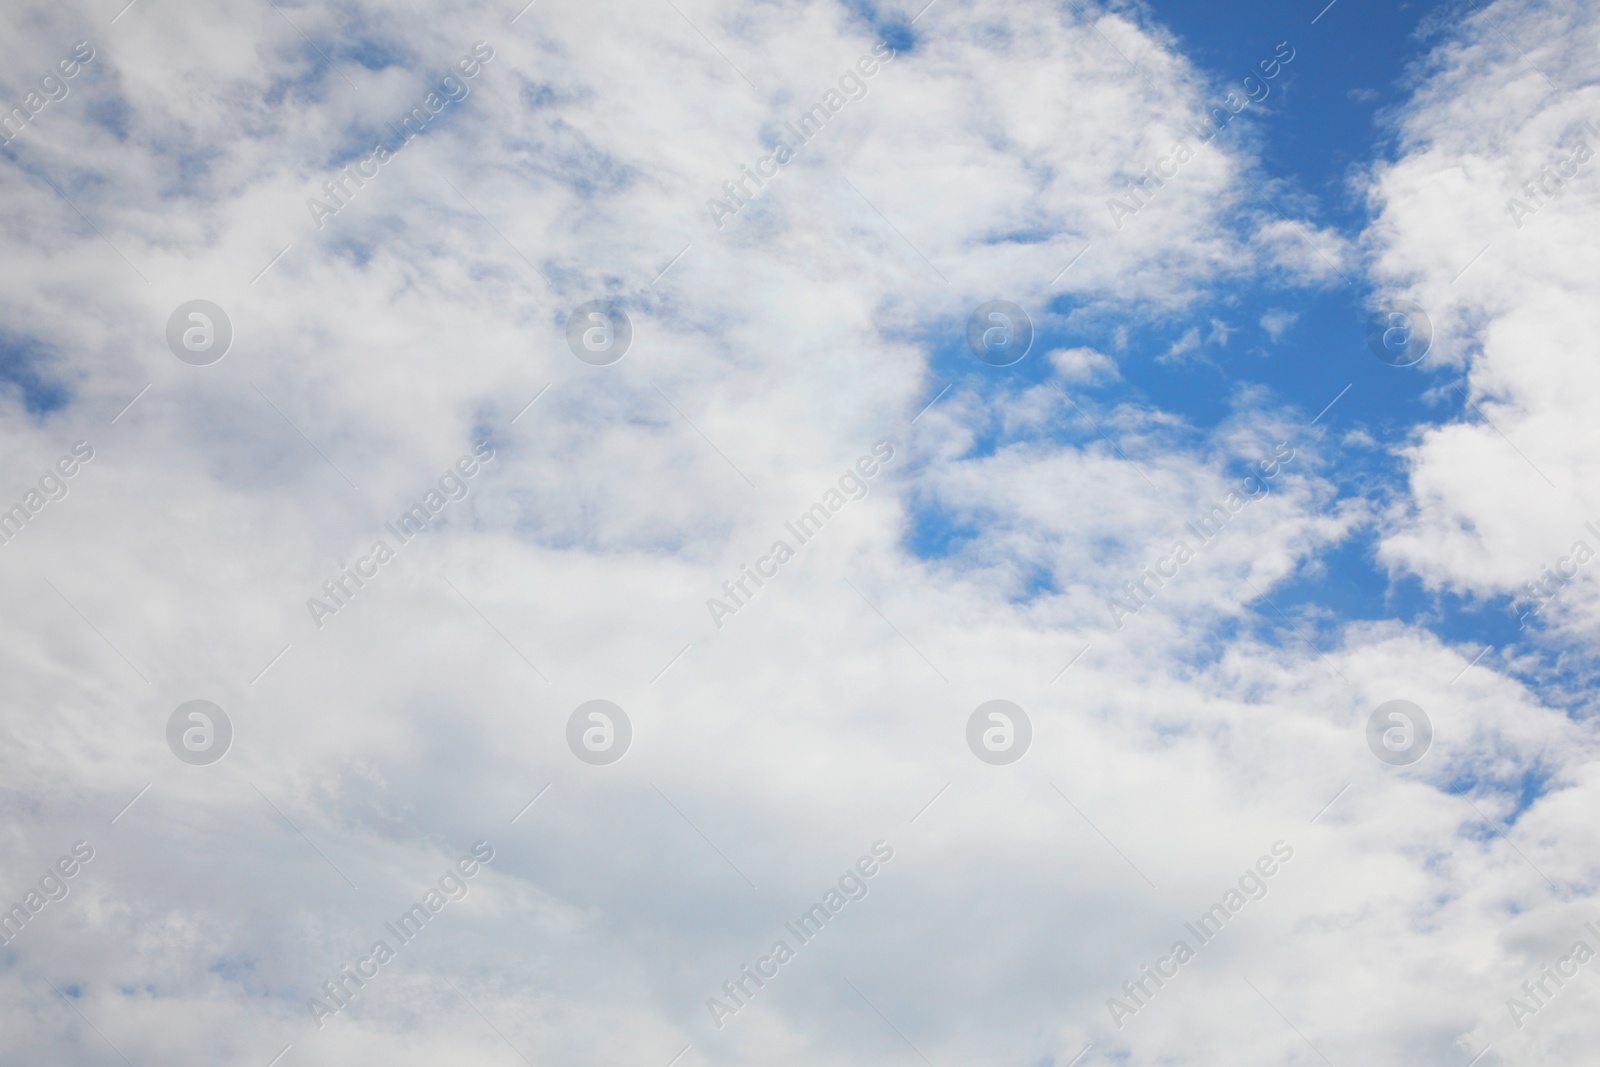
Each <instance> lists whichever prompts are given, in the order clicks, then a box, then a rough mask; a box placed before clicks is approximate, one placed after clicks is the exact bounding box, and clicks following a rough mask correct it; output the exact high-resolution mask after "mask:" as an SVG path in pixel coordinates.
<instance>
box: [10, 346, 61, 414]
mask: <svg viewBox="0 0 1600 1067" xmlns="http://www.w3.org/2000/svg"><path fill="white" fill-rule="evenodd" d="M53 362H54V359H53V357H52V355H51V353H50V352H49V351H48V350H47V349H46V348H45V347H44V346H43V345H42V344H40V343H39V341H37V340H36V339H34V338H31V337H23V336H21V335H18V334H13V333H10V332H8V331H4V330H0V391H4V392H7V393H11V394H12V395H14V396H16V397H17V398H18V399H19V400H21V402H22V406H23V409H24V410H26V411H27V412H28V414H30V415H36V416H39V415H48V414H50V413H51V412H53V411H59V410H60V409H61V408H64V407H66V405H67V402H68V401H69V400H71V399H72V397H71V394H70V393H69V392H68V390H67V388H66V386H65V385H64V384H63V383H61V382H59V381H57V380H55V379H53V378H51V377H50V376H49V374H48V368H49V367H50V366H51V365H52V363H53Z"/></svg>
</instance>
